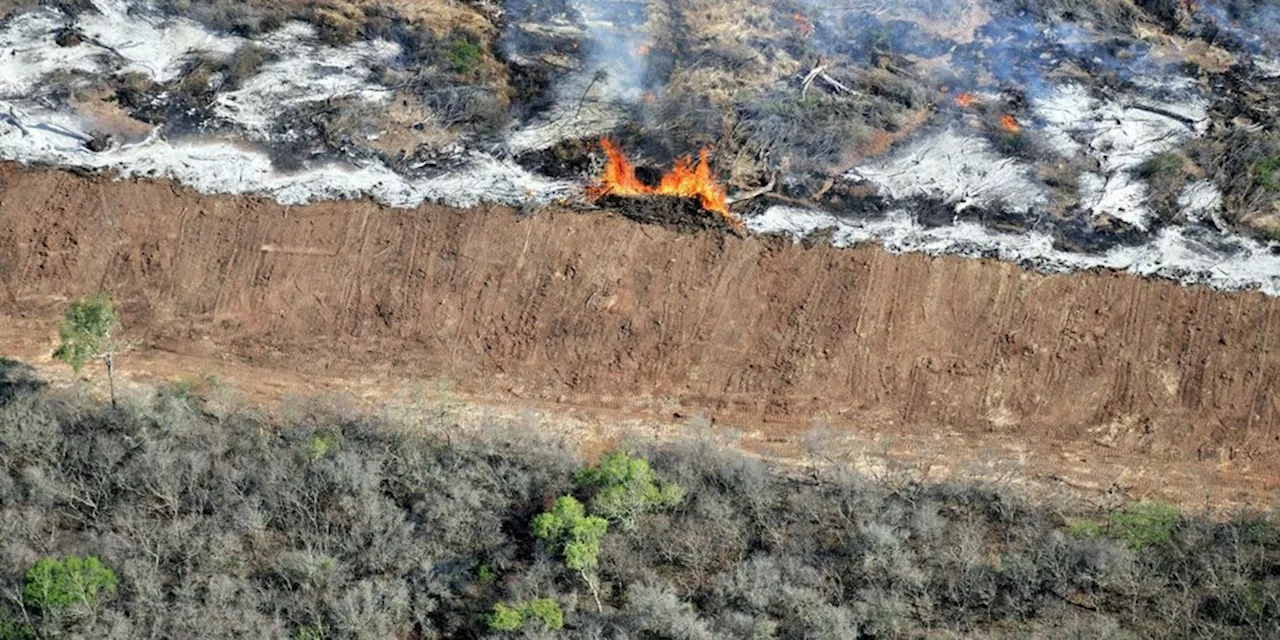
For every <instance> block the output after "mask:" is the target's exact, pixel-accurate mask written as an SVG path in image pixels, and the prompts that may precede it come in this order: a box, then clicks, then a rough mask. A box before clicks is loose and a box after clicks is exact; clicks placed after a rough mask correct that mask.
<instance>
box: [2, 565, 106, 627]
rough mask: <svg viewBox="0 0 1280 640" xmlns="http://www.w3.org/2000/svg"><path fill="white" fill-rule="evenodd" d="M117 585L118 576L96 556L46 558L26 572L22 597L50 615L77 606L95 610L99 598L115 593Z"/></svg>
mask: <svg viewBox="0 0 1280 640" xmlns="http://www.w3.org/2000/svg"><path fill="white" fill-rule="evenodd" d="M116 584H117V580H116V574H115V573H114V572H112V571H111V569H108V568H107V567H105V566H104V565H103V564H102V563H101V562H100V561H99V560H98V559H97V558H96V557H94V556H89V557H87V558H77V557H75V556H72V557H69V558H66V559H64V560H59V559H57V558H44V559H43V560H41V561H40V562H37V563H36V566H34V567H32V568H31V570H30V571H27V584H26V587H25V588H24V589H23V591H22V595H23V597H24V599H25V600H26V602H27V603H29V604H32V605H34V606H35V607H36V608H38V609H40V611H41V612H44V613H47V612H50V611H55V610H58V609H65V608H67V607H69V606H71V605H75V604H83V605H86V606H89V607H92V606H95V605H97V603H98V597H99V595H100V594H105V593H111V592H113V591H115V589H116Z"/></svg>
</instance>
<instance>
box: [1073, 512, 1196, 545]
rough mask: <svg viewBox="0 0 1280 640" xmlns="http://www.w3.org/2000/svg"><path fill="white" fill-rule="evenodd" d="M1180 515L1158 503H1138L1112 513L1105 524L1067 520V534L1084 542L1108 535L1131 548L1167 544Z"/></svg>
mask: <svg viewBox="0 0 1280 640" xmlns="http://www.w3.org/2000/svg"><path fill="white" fill-rule="evenodd" d="M1180 516H1181V514H1180V513H1179V511H1178V508H1177V507H1175V506H1173V505H1169V504H1164V503H1160V502H1139V503H1137V504H1132V505H1129V506H1127V507H1125V508H1123V509H1121V510H1119V511H1116V512H1115V513H1112V514H1111V516H1110V517H1109V518H1108V519H1107V520H1106V521H1101V520H1090V519H1086V518H1082V519H1071V520H1068V521H1067V533H1069V534H1071V535H1073V536H1075V537H1077V538H1085V539H1096V538H1102V537H1104V536H1109V537H1112V538H1116V539H1119V540H1124V541H1126V542H1128V543H1129V546H1131V547H1133V548H1134V549H1141V548H1143V547H1145V546H1148V545H1152V544H1160V543H1162V542H1167V541H1168V540H1169V538H1171V537H1173V529H1174V526H1176V525H1177V524H1178V518H1179V517H1180Z"/></svg>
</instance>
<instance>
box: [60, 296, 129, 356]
mask: <svg viewBox="0 0 1280 640" xmlns="http://www.w3.org/2000/svg"><path fill="white" fill-rule="evenodd" d="M117 322H118V318H117V317H116V312H115V308H114V307H112V305H111V300H110V299H108V298H107V296H106V294H103V293H98V294H95V295H93V296H90V297H88V298H84V299H82V300H77V301H75V302H72V303H71V307H70V308H68V309H67V314H66V316H65V317H64V318H63V319H62V326H61V328H60V329H59V331H58V333H59V335H60V336H61V338H62V344H61V345H59V346H58V350H57V351H56V352H55V353H54V355H55V356H56V357H57V358H58V359H59V360H62V361H63V362H65V363H67V364H69V365H71V368H72V369H74V370H75V372H76V373H80V370H81V369H83V368H84V365H85V364H86V363H88V362H90V361H92V360H97V359H98V358H102V357H105V356H106V355H107V353H108V351H109V349H110V346H111V330H112V329H113V328H115V326H116V323H117Z"/></svg>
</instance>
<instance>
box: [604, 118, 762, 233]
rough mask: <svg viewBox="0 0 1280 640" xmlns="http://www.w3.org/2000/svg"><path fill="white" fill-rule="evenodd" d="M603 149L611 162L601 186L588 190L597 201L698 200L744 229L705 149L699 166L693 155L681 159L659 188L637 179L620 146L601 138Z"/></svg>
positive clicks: (705, 208)
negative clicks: (717, 180) (633, 199)
mask: <svg viewBox="0 0 1280 640" xmlns="http://www.w3.org/2000/svg"><path fill="white" fill-rule="evenodd" d="M600 147H601V148H602V149H604V152H605V155H606V156H607V160H606V162H605V167H604V176H603V177H602V178H601V180H600V184H598V185H596V186H592V187H589V188H588V190H587V192H588V194H589V195H591V196H592V197H593V198H597V199H599V198H603V197H604V196H619V197H624V198H627V197H646V196H659V197H662V196H668V197H676V198H691V199H697V200H698V202H699V204H700V205H701V207H702V209H703V210H704V211H708V212H711V213H715V214H717V215H719V216H720V217H722V218H724V220H725V221H726V222H728V223H729V225H730V226H731V227H733V228H734V229H738V230H741V229H742V221H741V220H739V219H738V217H737V216H735V215H733V213H731V212H730V211H729V205H728V202H727V196H726V195H725V190H724V187H721V186H720V185H719V184H717V183H716V180H715V177H714V176H712V175H711V163H710V162H708V160H707V155H708V153H707V150H706V149H705V148H704V149H701V150H700V151H698V162H697V163H696V164H694V162H693V158H691V157H689V156H684V157H681V158H679V159H677V160H676V163H675V166H673V167H672V168H671V170H670V171H668V172H667V173H666V174H664V175H663V176H662V179H661V180H659V181H658V184H657V185H655V186H651V185H648V184H645V183H644V182H643V181H642V180H640V178H638V177H637V176H636V169H635V166H634V165H632V164H631V161H630V160H628V159H627V156H626V154H625V153H623V152H622V149H620V148H619V147H618V146H617V145H616V144H614V143H613V142H612V141H610V140H609V139H608V138H601V139H600Z"/></svg>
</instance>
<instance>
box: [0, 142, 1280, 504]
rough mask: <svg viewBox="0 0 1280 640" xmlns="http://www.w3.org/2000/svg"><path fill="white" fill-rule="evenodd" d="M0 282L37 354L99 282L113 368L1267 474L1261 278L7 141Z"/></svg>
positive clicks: (1091, 468)
mask: <svg viewBox="0 0 1280 640" xmlns="http://www.w3.org/2000/svg"><path fill="white" fill-rule="evenodd" d="M0 287H3V289H2V290H0V355H10V356H16V357H18V358H21V359H23V360H27V361H32V362H35V363H36V364H40V363H47V362H48V354H49V352H50V351H51V350H52V346H53V341H54V339H55V338H56V336H55V335H54V332H55V329H54V328H55V327H56V320H57V318H58V317H59V316H60V314H61V312H62V311H63V309H64V308H65V304H66V302H67V300H69V299H70V298H72V297H75V296H79V295H83V294H85V293H88V292H91V291H93V290H95V289H98V288H100V287H101V288H105V289H106V290H107V291H109V292H110V293H111V295H112V296H113V298H114V299H115V300H116V301H117V304H118V305H119V307H120V309H121V314H122V317H123V332H122V336H123V338H124V340H125V341H126V342H127V344H129V345H130V346H129V348H128V351H127V353H126V354H125V355H124V356H123V357H122V358H121V362H122V364H121V366H122V368H123V369H124V370H125V371H126V372H127V371H128V370H129V369H130V368H131V367H132V368H133V369H134V370H135V371H136V370H148V369H150V370H151V371H153V372H154V373H155V374H156V375H159V376H161V377H166V376H168V377H176V376H179V375H182V373H183V372H184V371H186V372H187V373H195V372H198V371H204V370H209V369H210V368H213V369H217V370H218V371H219V372H221V373H222V374H224V375H226V376H227V377H228V378H229V379H230V380H231V381H232V382H234V383H236V384H238V385H241V386H243V387H244V388H247V389H250V390H256V391H257V393H259V394H263V395H267V396H270V395H272V394H276V395H279V394H283V393H286V392H291V391H297V390H300V389H305V388H308V385H310V386H312V387H321V388H329V389H333V388H350V389H355V390H359V391H360V393H361V394H362V395H363V396H364V397H366V398H375V399H376V398H388V397H390V396H391V395H392V393H391V392H392V391H393V390H395V389H396V388H398V387H397V385H398V384H400V383H402V382H403V381H407V380H424V379H437V380H439V379H446V380H449V381H451V383H452V384H453V386H454V388H456V389H457V390H458V392H460V393H463V394H466V395H467V396H468V397H471V398H478V399H483V400H484V401H485V402H491V403H494V404H499V405H505V406H509V407H518V406H528V407H537V408H542V409H551V410H555V408H556V407H560V409H559V410H561V411H570V410H572V409H573V408H579V409H584V410H586V409H589V410H591V411H593V412H596V413H595V414H593V415H597V416H606V417H608V416H614V417H616V416H644V417H648V418H655V417H656V418H661V419H665V420H667V421H668V422H670V421H671V420H672V419H673V418H675V419H681V418H682V417H684V416H692V415H702V416H706V417H708V418H710V419H712V420H714V421H715V422H716V424H718V425H726V424H727V425H734V426H736V427H741V428H743V429H746V430H747V431H748V432H749V433H753V434H755V436H756V437H757V439H758V441H761V442H769V443H773V445H775V447H774V448H775V449H777V450H778V451H784V450H787V449H788V448H790V450H795V449H796V448H798V447H799V445H800V443H801V442H802V441H803V440H805V439H806V438H807V437H809V434H810V432H811V431H812V427H813V425H815V424H817V425H824V426H825V427H824V429H822V431H824V432H829V434H834V435H835V436H840V437H842V438H843V440H841V442H844V443H845V444H848V443H849V442H852V441H857V442H861V443H863V446H864V448H869V447H880V448H883V449H884V453H885V454H886V456H888V455H889V454H893V456H896V458H897V459H913V458H914V459H916V460H917V461H918V460H922V459H925V458H928V459H929V465H933V464H935V461H941V462H937V464H939V465H940V466H941V467H943V468H948V469H950V470H952V471H957V470H960V469H961V468H962V467H974V466H982V467H985V468H987V469H988V470H990V469H997V468H998V469H1004V468H1006V467H1007V466H1008V467H1011V468H1014V470H1015V471H1016V472H1017V473H1019V474H1021V475H1022V476H1024V477H1026V478H1030V479H1032V480H1035V481H1037V482H1041V483H1048V484H1053V483H1065V484H1067V485H1070V486H1075V487H1079V488H1084V489H1088V490H1099V491H1105V490H1108V489H1111V490H1119V491H1120V492H1122V493H1124V494H1125V495H1126V496H1129V497H1148V496H1158V497H1164V498H1169V499H1176V500H1180V501H1183V502H1193V501H1199V500H1205V501H1209V502H1213V503H1215V504H1218V505H1236V504H1251V505H1263V504H1265V503H1266V502H1267V501H1268V500H1269V499H1270V498H1271V494H1272V493H1273V492H1275V491H1276V490H1277V489H1280V474H1277V472H1276V471H1275V469H1278V468H1280V466H1278V465H1280V395H1278V394H1277V391H1280V348H1278V347H1277V342H1280V313H1278V312H1277V311H1280V300H1276V299H1272V298H1267V297H1265V296H1263V295H1261V294H1255V293H1222V292H1215V291H1211V290H1209V289H1206V288H1202V287H1181V286H1177V285H1175V284H1171V283H1168V282H1163V281H1149V280H1142V279H1138V278H1133V277H1129V276H1126V275H1122V274H1114V273H1080V274H1074V275H1057V276H1046V275H1041V274H1036V273H1031V272H1027V271H1024V270H1022V269H1020V268H1019V267H1017V266H1015V265H1011V264H1007V263H1002V262H997V261H989V260H970V259H962V258H956V257H929V256H924V255H907V256H893V255H889V254H886V253H884V252H883V251H882V250H880V249H878V248H875V247H870V246H868V247H860V248H856V249H852V250H841V249H835V248H831V247H829V246H825V245H816V246H804V245H797V244H792V243H790V242H787V241H783V240H780V239H776V238H763V237H749V238H737V237H732V236H725V235H721V234H715V233H702V234H698V235H685V234H681V233H678V232H675V231H671V230H667V229H664V228H661V227H656V226H649V225H641V224H636V223H633V222H630V221H627V220H624V219H622V218H620V217H618V216H614V215H608V214H604V213H574V212H566V211H553V212H547V213H540V214H537V215H535V216H532V217H519V216H517V215H516V214H514V213H513V212H511V211H508V210H505V209H499V208H493V209H478V210H472V211H458V210H452V209H448V208H443V207H438V206H429V205H424V206H422V207H420V208H418V209H417V210H398V209H389V208H385V207H381V206H379V205H377V204H374V203H372V202H367V201H366V202H338V203H322V204H316V205H310V206H305V207H285V206H281V205H278V204H276V203H274V202H271V201H266V200H262V199H257V198H244V197H228V196H207V195H201V194H197V193H195V192H192V191H190V190H187V189H184V188H180V187H177V186H174V185H171V184H169V183H167V182H149V181H113V180H110V179H107V178H103V177H81V176H76V175H72V174H69V173H66V172H62V171H53V170H28V169H23V168H20V167H18V166H15V165H11V164H5V165H0ZM309 381H311V382H309ZM602 419H603V418H602ZM810 440H812V438H810ZM828 442H836V440H831V439H829V440H828ZM827 446H828V447H829V448H830V449H831V451H834V450H835V449H838V448H840V446H844V445H836V444H830V445H827ZM891 450H892V451H891ZM925 472H926V473H927V472H928V468H927V467H926V469H925Z"/></svg>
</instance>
